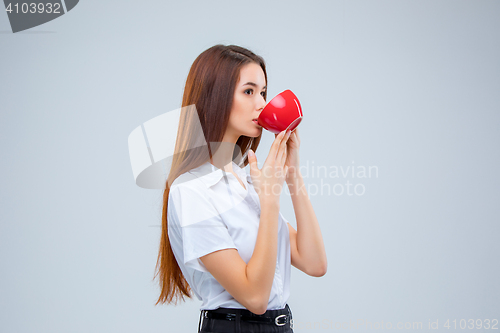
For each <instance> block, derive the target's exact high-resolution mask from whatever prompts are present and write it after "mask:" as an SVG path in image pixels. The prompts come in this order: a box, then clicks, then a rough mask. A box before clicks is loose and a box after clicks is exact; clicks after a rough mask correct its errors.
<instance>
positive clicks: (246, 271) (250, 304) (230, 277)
mask: <svg viewBox="0 0 500 333" xmlns="http://www.w3.org/2000/svg"><path fill="white" fill-rule="evenodd" d="M278 220H279V202H268V203H263V204H261V213H260V223H259V230H258V233H257V240H256V243H255V248H254V251H253V254H252V257H251V258H250V260H249V262H248V264H246V263H245V262H244V261H243V259H242V258H241V257H240V255H239V254H238V251H237V250H236V249H225V250H220V251H216V252H212V253H209V254H207V255H205V256H203V257H200V260H201V261H202V262H203V264H204V265H205V267H206V268H207V270H208V271H209V272H210V273H211V274H212V275H213V277H214V278H215V279H216V280H217V281H218V282H219V283H220V284H221V285H222V286H223V287H224V289H226V290H227V292H228V293H230V294H231V295H232V296H233V297H234V298H235V299H236V300H237V301H238V302H239V303H241V304H242V305H243V306H244V307H246V308H247V309H248V310H250V311H252V312H253V313H255V314H263V313H264V312H266V310H267V304H268V302H269V296H270V294H271V288H272V285H273V279H274V272H275V266H276V260H277V255H278V245H277V239H278Z"/></svg>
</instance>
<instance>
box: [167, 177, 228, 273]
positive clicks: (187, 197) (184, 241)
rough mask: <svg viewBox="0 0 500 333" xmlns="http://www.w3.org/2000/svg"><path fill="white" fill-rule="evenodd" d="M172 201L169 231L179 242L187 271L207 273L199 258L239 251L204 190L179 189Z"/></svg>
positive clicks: (172, 196)
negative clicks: (220, 252)
mask: <svg viewBox="0 0 500 333" xmlns="http://www.w3.org/2000/svg"><path fill="white" fill-rule="evenodd" d="M169 195H170V198H169V211H170V208H171V207H170V205H174V207H172V211H173V212H175V213H174V214H171V215H170V219H172V218H173V219H174V221H169V227H174V228H178V230H177V231H178V232H175V233H172V234H174V235H177V236H178V237H179V238H180V244H181V245H180V246H181V247H182V252H183V258H184V259H183V261H184V264H185V265H186V267H190V268H193V269H196V270H199V271H202V272H208V270H207V269H206V268H205V265H203V263H202V261H201V260H200V259H199V258H200V257H202V256H204V255H206V254H209V253H212V252H215V251H218V250H223V249H228V248H236V246H235V244H234V242H233V239H232V238H231V235H230V234H229V231H228V229H227V226H226V225H225V223H224V222H223V220H222V218H221V216H220V215H219V213H218V211H217V209H216V208H215V206H214V205H213V203H212V201H211V200H210V197H209V196H208V193H207V192H206V191H204V189H198V188H196V187H189V186H184V184H183V185H179V186H175V187H173V188H172V190H171V192H170V194H169Z"/></svg>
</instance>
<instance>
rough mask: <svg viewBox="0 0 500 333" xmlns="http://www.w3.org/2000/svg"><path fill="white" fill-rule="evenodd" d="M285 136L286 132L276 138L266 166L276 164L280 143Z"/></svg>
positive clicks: (265, 162)
mask: <svg viewBox="0 0 500 333" xmlns="http://www.w3.org/2000/svg"><path fill="white" fill-rule="evenodd" d="M284 134H285V131H282V132H280V133H279V134H278V135H277V136H276V138H275V139H274V142H273V144H272V145H271V149H270V150H269V155H268V156H267V158H266V160H265V161H264V164H270V165H273V164H274V162H275V161H276V155H277V153H278V150H279V147H280V143H281V141H282V139H283V137H284Z"/></svg>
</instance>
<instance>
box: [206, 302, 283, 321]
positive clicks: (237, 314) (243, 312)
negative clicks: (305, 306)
mask: <svg viewBox="0 0 500 333" xmlns="http://www.w3.org/2000/svg"><path fill="white" fill-rule="evenodd" d="M201 317H204V318H207V319H220V320H228V321H236V320H238V319H239V320H240V321H242V322H251V323H259V324H269V325H273V326H285V325H287V324H288V325H287V326H289V325H290V322H291V319H292V312H291V310H290V307H289V306H288V304H285V307H284V308H283V309H275V310H267V311H266V312H265V313H263V314H261V315H258V314H255V313H253V312H251V311H249V310H247V309H237V308H222V307H219V308H217V309H214V310H201V313H200V322H201Z"/></svg>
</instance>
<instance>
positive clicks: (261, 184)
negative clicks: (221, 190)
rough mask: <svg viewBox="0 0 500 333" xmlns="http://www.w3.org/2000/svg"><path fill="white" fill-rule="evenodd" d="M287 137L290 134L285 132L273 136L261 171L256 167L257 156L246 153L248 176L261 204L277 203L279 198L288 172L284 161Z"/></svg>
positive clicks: (252, 153)
mask: <svg viewBox="0 0 500 333" xmlns="http://www.w3.org/2000/svg"><path fill="white" fill-rule="evenodd" d="M289 136H290V132H289V133H286V132H285V131H283V132H281V133H279V134H277V135H276V136H275V139H274V142H273V144H272V145H271V149H270V151H269V155H268V156H267V159H266V161H265V162H264V165H263V166H262V169H259V168H258V167H257V156H255V153H254V152H253V151H252V150H250V151H249V152H248V161H249V163H250V176H251V177H252V182H253V185H254V188H255V191H256V192H257V194H258V195H259V199H260V201H261V202H262V200H264V201H268V200H277V202H278V203H279V196H280V194H281V190H282V188H283V182H284V181H285V176H286V173H287V170H288V166H285V161H286V159H287V151H286V145H287V140H288V138H289Z"/></svg>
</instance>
